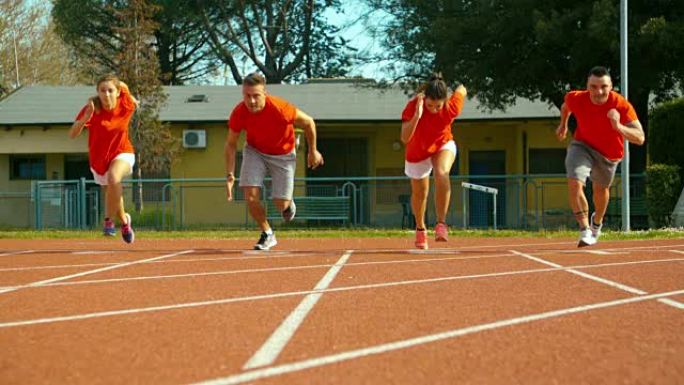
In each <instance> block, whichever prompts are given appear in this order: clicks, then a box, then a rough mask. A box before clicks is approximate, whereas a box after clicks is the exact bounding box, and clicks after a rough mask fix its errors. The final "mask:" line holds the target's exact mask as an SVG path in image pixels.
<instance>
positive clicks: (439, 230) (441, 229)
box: [435, 222, 449, 242]
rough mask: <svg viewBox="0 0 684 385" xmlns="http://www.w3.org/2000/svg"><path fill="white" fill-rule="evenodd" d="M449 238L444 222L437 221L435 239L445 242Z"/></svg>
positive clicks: (447, 228)
mask: <svg viewBox="0 0 684 385" xmlns="http://www.w3.org/2000/svg"><path fill="white" fill-rule="evenodd" d="M448 238H449V227H448V226H447V225H446V223H442V222H439V223H437V225H436V226H435V241H437V242H446V241H447V240H448Z"/></svg>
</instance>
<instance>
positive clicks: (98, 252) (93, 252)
mask: <svg viewBox="0 0 684 385" xmlns="http://www.w3.org/2000/svg"><path fill="white" fill-rule="evenodd" d="M71 254H73V255H91V254H111V252H109V251H104V250H84V251H72V252H71Z"/></svg>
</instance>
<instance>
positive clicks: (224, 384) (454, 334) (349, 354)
mask: <svg viewBox="0 0 684 385" xmlns="http://www.w3.org/2000/svg"><path fill="white" fill-rule="evenodd" d="M680 294H684V290H677V291H670V292H666V293H658V294H651V295H644V296H638V297H630V298H625V299H619V300H615V301H607V302H598V303H593V304H590V305H582V306H575V307H569V308H565V309H558V310H553V311H548V312H544V313H536V314H530V315H526V316H522V317H515V318H509V319H506V320H501V321H496V322H490V323H485V324H480V325H475V326H468V327H465V328H460V329H452V330H448V331H446V332H441V333H435V334H427V335H424V336H420V337H416V338H410V339H405V340H399V341H394V342H390V343H386V344H380V345H374V346H369V347H365V348H361V349H355V350H348V351H346V352H341V353H336V354H330V355H327V356H320V357H315V358H310V359H306V360H301V361H296V362H292V363H289V364H283V365H278V366H271V367H268V368H263V369H256V370H252V371H249V372H245V373H240V374H235V375H232V376H227V377H222V378H216V379H212V380H208V381H203V382H198V383H197V384H203V385H235V384H242V383H245V382H250V381H256V380H261V379H264V378H268V377H275V376H280V375H283V374H287V373H293V372H298V371H302V370H306V369H311V368H316V367H320V366H325V365H332V364H337V363H340V362H344V361H349V360H354V359H358V358H364V357H368V356H373V355H378V354H384V353H389V352H393V351H398V350H404V349H408V348H412V347H415V346H420V345H426V344H431V343H435V342H440V341H445V340H450V339H454V338H458V337H463V336H466V335H469V334H475V333H482V332H485V331H489V330H496V329H500V328H505V327H509V326H514V325H522V324H527V323H531V322H536V321H542V320H547V319H551V318H558V317H562V316H568V315H572V314H581V313H587V312H590V311H594V310H598V309H606V308H610V307H615V306H623V305H627V304H632V303H637V302H644V301H650V300H654V299H659V298H665V297H670V296H674V295H680Z"/></svg>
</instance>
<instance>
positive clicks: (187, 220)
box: [0, 120, 567, 226]
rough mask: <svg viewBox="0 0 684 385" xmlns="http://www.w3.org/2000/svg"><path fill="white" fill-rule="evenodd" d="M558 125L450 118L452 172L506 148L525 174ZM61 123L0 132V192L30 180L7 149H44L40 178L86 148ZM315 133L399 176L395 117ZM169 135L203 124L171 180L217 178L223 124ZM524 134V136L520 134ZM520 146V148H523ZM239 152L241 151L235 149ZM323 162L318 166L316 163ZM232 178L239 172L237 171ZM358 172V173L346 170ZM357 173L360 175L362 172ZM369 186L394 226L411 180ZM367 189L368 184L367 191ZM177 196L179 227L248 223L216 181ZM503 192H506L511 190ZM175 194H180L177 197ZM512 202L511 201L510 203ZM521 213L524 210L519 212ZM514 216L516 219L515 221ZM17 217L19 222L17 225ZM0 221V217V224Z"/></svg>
mask: <svg viewBox="0 0 684 385" xmlns="http://www.w3.org/2000/svg"><path fill="white" fill-rule="evenodd" d="M556 125H557V122H556V121H555V120H534V121H503V122H500V121H488V122H485V121H464V122H459V121H458V120H457V121H456V123H455V125H454V137H455V140H456V142H457V145H458V149H459V159H458V164H457V165H455V166H454V167H457V168H458V174H460V175H468V174H469V172H470V170H469V167H468V161H469V154H470V152H472V151H492V150H503V151H506V173H507V174H524V173H526V172H527V167H526V165H525V159H529V157H528V155H527V153H526V151H529V149H532V148H559V149H562V148H564V147H565V145H566V143H560V142H558V141H557V140H556V138H555V135H554V130H555V127H556ZM68 128H69V127H68V126H66V125H64V126H51V127H48V128H47V129H43V127H23V128H17V127H15V128H11V129H9V130H0V192H30V186H31V182H30V181H14V180H9V172H10V170H9V168H10V165H9V154H10V153H14V154H16V153H20V154H47V157H46V178H47V179H62V178H63V176H64V156H65V154H73V153H87V133H86V134H84V135H81V136H80V137H79V138H77V139H75V140H70V139H68V137H67V131H68ZM317 128H318V136H319V138H345V137H356V138H363V139H365V140H366V141H367V148H368V156H367V173H366V175H368V176H378V177H383V176H403V168H404V151H405V148H404V145H403V144H402V143H401V141H400V140H399V134H400V129H401V127H400V122H399V121H398V120H397V121H396V122H380V123H374V122H353V121H350V122H347V123H329V122H318V126H317ZM171 129H172V132H173V133H174V134H175V135H177V137H178V138H181V137H182V130H183V129H204V130H206V134H207V147H206V148H203V149H185V151H184V152H183V153H182V155H181V159H180V161H179V162H177V163H176V164H174V165H173V167H172V169H171V174H170V176H171V178H175V179H179V178H223V177H224V176H225V169H224V167H225V166H224V155H223V151H224V142H225V138H226V134H227V129H226V126H225V123H222V122H220V123H211V124H192V125H189V124H172V125H171ZM300 135H301V145H300V147H299V148H298V154H297V155H298V156H297V159H298V164H297V173H296V176H297V177H304V176H306V153H305V149H306V146H305V137H304V134H303V133H300ZM524 137H525V138H526V139H524ZM244 139H245V135H244V134H242V135H241V138H240V141H239V144H238V149H239V151H240V150H241V148H242V146H243V145H244ZM525 143H526V146H525ZM320 150H321V152H322V153H323V156H324V157H325V161H326V163H327V164H332V163H333V162H336V160H335V159H333V158H330V155H329V154H328V156H326V149H325V148H320ZM238 156H240V154H239V153H238ZM323 167H325V166H323ZM236 172H237V173H238V176H239V170H236ZM353 176H359V175H353ZM361 176H363V175H361ZM371 183H373V185H372V186H368V187H369V188H368V189H367V190H366V191H367V194H368V195H367V196H366V197H365V198H366V199H367V202H368V206H367V209H368V210H369V212H370V216H371V217H372V218H373V221H374V223H375V224H378V225H383V224H385V225H387V226H398V225H399V224H398V223H395V222H396V215H397V211H398V210H401V203H400V199H401V196H406V195H408V194H410V184H409V183H408V181H406V180H401V181H378V182H371ZM535 183H536V184H528V185H525V186H522V187H521V188H525V189H526V191H527V192H528V194H527V201H526V203H527V207H528V211H531V210H533V209H534V203H535V199H539V197H536V198H535V196H534V194H535V192H536V191H537V190H536V189H537V188H538V185H539V184H540V183H546V184H547V187H548V186H553V187H549V188H547V189H546V190H545V191H546V193H545V195H544V197H543V199H544V200H545V205H546V207H552V208H553V207H557V208H558V210H565V209H566V208H567V203H566V201H567V192H566V190H565V186H564V184H563V180H560V181H559V180H558V179H549V180H537V181H535ZM370 187H372V188H370ZM234 193H235V194H236V195H237V196H238V197H239V196H240V195H241V194H240V191H239V187H238V186H237V185H236V186H235V189H234ZM171 194H172V196H174V197H175V198H176V199H177V203H178V204H177V205H176V206H175V207H173V206H172V207H166V210H167V211H173V212H174V215H176V216H178V217H179V218H180V217H182V223H184V224H185V225H190V226H191V225H193V224H194V225H204V226H207V225H216V226H221V225H224V224H231V225H236V224H244V225H247V226H253V223H252V221H251V219H250V217H249V215H248V211H247V207H246V205H245V203H244V201H242V200H240V199H238V200H236V201H233V202H227V201H226V199H225V185H224V184H223V183H222V182H219V183H217V182H212V183H199V182H192V183H190V182H188V183H185V184H184V186H183V187H182V188H181V187H180V186H175V187H174V188H173V190H172V191H171ZM302 194H304V192H303V186H300V185H298V187H297V190H296V191H295V195H302ZM509 194H511V196H512V195H513V191H512V190H510V191H509ZM181 198H182V199H181ZM507 203H510V205H508V206H509V207H507V209H506V210H507V217H508V218H509V219H510V220H514V216H516V215H519V214H518V212H517V211H516V205H517V207H518V208H519V207H521V206H523V205H524V202H522V201H518V202H512V201H509V202H507ZM513 203H515V205H513ZM461 204H462V202H461V196H460V194H452V202H451V211H450V215H451V216H452V217H453V218H458V217H460V210H461ZM145 209H146V210H161V206H159V205H154V204H148V205H146V208H145ZM429 211H430V214H428V216H429V217H431V218H433V217H434V215H433V213H432V212H433V211H434V208H433V207H430V208H429ZM31 213H32V203H31V202H30V199H28V198H21V199H20V198H16V197H14V198H11V199H10V198H9V195H5V196H4V197H3V204H2V205H0V217H1V218H14V219H16V220H13V223H15V224H16V225H20V226H23V225H26V226H29V225H30V223H31V222H32V220H33V218H32V216H31V215H32V214H31ZM525 214H527V213H523V215H525ZM518 219H519V218H515V220H518ZM17 221H20V222H21V223H20V224H19V223H18V222H17ZM2 225H3V224H2V223H1V222H0V226H2Z"/></svg>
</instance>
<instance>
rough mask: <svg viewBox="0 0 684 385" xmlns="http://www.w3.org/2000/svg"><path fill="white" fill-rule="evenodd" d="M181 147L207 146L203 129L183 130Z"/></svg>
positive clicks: (205, 133)
mask: <svg viewBox="0 0 684 385" xmlns="http://www.w3.org/2000/svg"><path fill="white" fill-rule="evenodd" d="M183 147H185V148H205V147H207V132H206V131H205V130H183Z"/></svg>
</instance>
